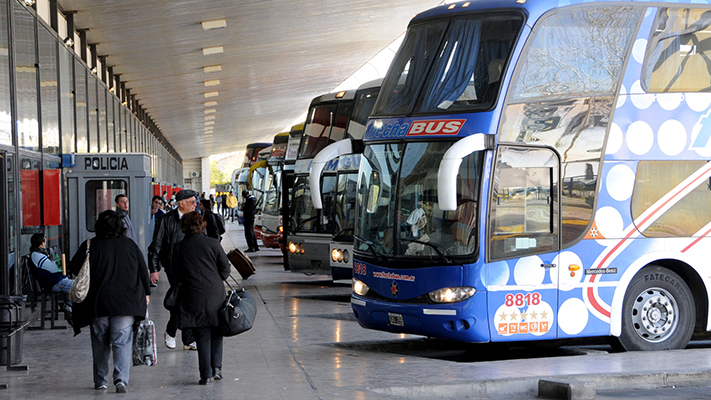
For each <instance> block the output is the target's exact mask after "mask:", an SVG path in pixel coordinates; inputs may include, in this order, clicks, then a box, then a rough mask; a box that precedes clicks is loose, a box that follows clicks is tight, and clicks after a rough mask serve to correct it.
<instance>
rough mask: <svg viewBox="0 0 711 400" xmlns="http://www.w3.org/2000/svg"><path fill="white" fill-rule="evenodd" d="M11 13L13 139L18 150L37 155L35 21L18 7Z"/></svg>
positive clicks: (23, 9) (22, 8)
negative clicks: (18, 146) (13, 77)
mask: <svg viewBox="0 0 711 400" xmlns="http://www.w3.org/2000/svg"><path fill="white" fill-rule="evenodd" d="M13 10H14V13H13V15H14V25H15V36H14V43H13V45H14V47H15V80H16V83H17V86H16V94H15V98H16V99H17V137H18V140H19V144H20V147H21V148H24V149H28V150H34V151H39V122H38V120H37V117H38V116H37V69H36V68H35V64H37V58H36V55H35V19H34V17H33V16H32V15H31V14H30V13H29V12H27V10H26V9H25V8H24V7H23V6H21V5H19V4H18V5H16V6H15V7H13Z"/></svg>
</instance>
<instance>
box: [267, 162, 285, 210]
mask: <svg viewBox="0 0 711 400" xmlns="http://www.w3.org/2000/svg"><path fill="white" fill-rule="evenodd" d="M272 169H273V172H272ZM268 170H269V171H270V172H269V175H268V178H267V183H266V185H265V192H264V213H265V214H270V215H279V206H280V204H279V198H280V197H281V196H279V182H280V181H281V168H280V167H269V168H268Z"/></svg>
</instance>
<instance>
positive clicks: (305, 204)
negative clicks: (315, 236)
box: [291, 175, 319, 232]
mask: <svg viewBox="0 0 711 400" xmlns="http://www.w3.org/2000/svg"><path fill="white" fill-rule="evenodd" d="M293 193H294V194H293V198H292V201H291V204H292V207H291V215H292V218H293V221H292V222H293V223H292V224H291V226H293V227H294V228H293V230H294V232H318V214H319V210H317V209H316V208H314V206H313V203H312V202H311V188H310V187H309V177H308V175H306V176H297V177H296V179H295V181H294V192H293Z"/></svg>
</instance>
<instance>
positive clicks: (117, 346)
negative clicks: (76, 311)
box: [91, 315, 133, 387]
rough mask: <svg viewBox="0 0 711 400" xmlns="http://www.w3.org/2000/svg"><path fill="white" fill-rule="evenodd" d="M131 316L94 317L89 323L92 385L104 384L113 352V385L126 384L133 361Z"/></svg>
mask: <svg viewBox="0 0 711 400" xmlns="http://www.w3.org/2000/svg"><path fill="white" fill-rule="evenodd" d="M132 326H133V316H132V315H120V316H115V317H96V318H94V320H93V321H92V323H91V352H92V355H93V356H94V386H95V387H97V386H101V385H106V384H107V383H108V382H107V381H106V376H107V375H108V374H109V357H110V355H111V353H112V352H113V354H114V382H113V383H114V385H115V384H116V383H118V382H119V381H122V382H123V383H125V384H126V385H128V374H129V370H130V368H131V364H132V363H133V359H132V354H133V329H132Z"/></svg>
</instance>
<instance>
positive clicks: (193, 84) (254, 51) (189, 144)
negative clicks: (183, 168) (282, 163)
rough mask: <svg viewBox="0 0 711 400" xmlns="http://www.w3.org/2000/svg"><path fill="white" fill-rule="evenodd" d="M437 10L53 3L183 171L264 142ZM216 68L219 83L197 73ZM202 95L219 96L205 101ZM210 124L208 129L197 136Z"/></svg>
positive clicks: (352, 0)
mask: <svg viewBox="0 0 711 400" xmlns="http://www.w3.org/2000/svg"><path fill="white" fill-rule="evenodd" d="M441 3H442V1H441V0H390V1H382V0H171V1H162V0H148V1H146V0H141V1H138V0H121V1H109V0H58V4H59V8H60V10H61V11H63V12H71V11H73V12H75V14H74V24H75V28H76V29H88V31H87V32H86V36H87V43H89V44H96V48H97V55H99V56H106V65H107V66H112V67H113V71H114V74H120V79H121V81H122V82H125V83H126V87H127V88H130V89H131V93H132V94H135V95H136V99H137V100H138V102H139V103H140V105H141V107H143V109H144V110H146V111H147V113H148V115H149V116H150V117H151V118H152V119H153V121H154V122H155V123H156V125H157V126H158V127H159V128H160V130H161V131H162V132H163V134H164V135H165V136H166V138H167V139H168V140H169V141H170V143H171V144H172V145H173V147H174V148H175V150H176V151H177V152H178V153H179V154H180V156H181V157H182V158H183V159H189V158H195V157H205V156H209V155H212V154H219V153H226V152H233V151H239V150H244V147H245V145H246V144H247V143H250V142H259V141H271V140H272V138H273V137H274V135H275V134H277V133H279V132H281V131H282V130H283V129H284V128H285V127H286V126H288V125H289V124H290V123H292V122H294V121H295V120H296V119H297V118H298V117H299V116H300V115H302V114H304V113H305V112H306V111H307V108H308V105H309V103H310V101H311V99H313V98H314V97H316V96H318V95H321V94H323V93H327V92H330V91H332V90H333V89H334V88H336V87H337V86H338V85H339V84H340V83H341V82H343V81H345V80H346V79H347V78H348V77H349V76H350V75H351V74H353V73H354V72H355V71H356V70H358V69H359V68H360V67H361V66H363V65H364V64H366V63H367V62H368V60H369V59H371V58H372V57H373V56H375V55H376V54H377V53H378V52H379V51H381V50H382V49H384V48H385V47H387V46H388V45H389V44H390V43H392V41H393V40H395V39H396V38H398V36H400V35H401V34H402V33H403V32H404V31H405V29H406V27H407V24H408V22H409V21H410V19H412V17H414V16H415V14H417V13H418V12H420V11H424V10H426V9H429V8H432V7H435V6H437V5H439V4H441ZM221 19H224V20H225V22H226V26H225V27H223V28H218V29H211V30H203V27H202V24H201V23H202V22H203V21H215V20H221ZM219 46H222V48H223V52H222V53H220V54H212V55H203V49H204V48H210V47H219ZM216 65H220V66H221V70H220V71H216V72H209V73H206V72H204V69H203V67H209V66H216ZM217 80H219V84H217V85H215V86H205V85H206V84H205V82H206V81H208V82H209V81H212V82H209V83H208V84H214V83H216V81H217ZM210 92H218V94H217V96H215V97H209V98H206V97H205V94H206V93H210ZM211 101H216V102H217V104H216V105H214V106H213V105H209V104H210V103H208V102H211ZM205 103H208V106H206V105H205ZM212 109H214V110H215V112H214V113H210V114H206V113H205V112H206V110H212ZM212 116H214V119H211V117H212ZM205 117H207V118H208V120H206V118H205ZM209 121H214V125H208V129H207V131H208V134H207V135H206V134H205V131H206V129H205V127H206V124H205V123H206V122H207V123H208V124H209V123H210V122H209ZM209 126H214V132H213V133H211V134H210V128H209Z"/></svg>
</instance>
